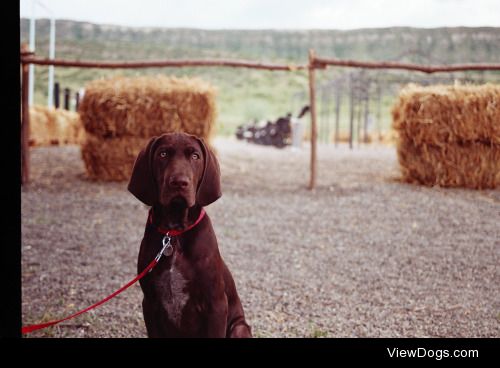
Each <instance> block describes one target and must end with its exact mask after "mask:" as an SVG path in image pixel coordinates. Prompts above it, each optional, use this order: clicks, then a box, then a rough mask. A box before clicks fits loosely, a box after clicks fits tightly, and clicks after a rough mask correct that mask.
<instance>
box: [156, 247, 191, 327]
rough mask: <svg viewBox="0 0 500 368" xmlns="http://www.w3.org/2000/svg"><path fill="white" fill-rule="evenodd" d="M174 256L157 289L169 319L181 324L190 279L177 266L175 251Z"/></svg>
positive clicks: (177, 324)
mask: <svg viewBox="0 0 500 368" xmlns="http://www.w3.org/2000/svg"><path fill="white" fill-rule="evenodd" d="M172 257H173V259H172V263H171V266H170V268H169V269H165V270H164V271H163V272H162V274H161V277H160V280H161V281H160V282H158V283H157V284H156V289H157V292H158V293H159V294H161V297H160V300H161V303H162V307H163V308H164V309H165V311H166V312H167V315H168V319H169V320H170V321H171V322H172V323H173V324H174V325H176V326H180V324H181V319H182V310H183V309H184V307H185V305H186V303H187V301H188V299H189V293H188V290H187V284H188V280H187V279H186V278H185V277H184V275H183V274H182V273H181V271H180V269H179V268H178V267H177V266H176V259H175V258H176V254H175V253H174V255H173V256H172Z"/></svg>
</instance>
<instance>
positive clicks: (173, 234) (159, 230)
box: [148, 207, 205, 237]
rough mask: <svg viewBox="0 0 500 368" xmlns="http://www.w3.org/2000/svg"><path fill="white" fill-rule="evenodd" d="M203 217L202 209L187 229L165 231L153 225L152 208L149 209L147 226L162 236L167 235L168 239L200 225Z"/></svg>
mask: <svg viewBox="0 0 500 368" xmlns="http://www.w3.org/2000/svg"><path fill="white" fill-rule="evenodd" d="M203 217H205V209H204V208H202V209H201V211H200V215H199V216H198V218H197V219H196V221H195V222H194V223H193V224H191V225H189V226H188V227H187V228H185V229H184V230H166V229H163V228H161V227H159V226H158V227H156V226H154V225H153V207H151V209H150V210H149V215H148V224H149V225H150V226H152V227H154V228H155V229H156V231H158V232H160V233H162V234H165V235H168V236H169V237H170V236H177V235H180V234H182V233H185V232H186V231H189V230H191V229H192V228H193V227H195V226H196V225H198V224H199V223H200V221H201V220H203Z"/></svg>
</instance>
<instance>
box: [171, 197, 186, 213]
mask: <svg viewBox="0 0 500 368" xmlns="http://www.w3.org/2000/svg"><path fill="white" fill-rule="evenodd" d="M168 206H169V207H170V209H171V210H172V212H181V211H183V210H185V209H187V208H188V207H189V206H188V203H187V199H186V198H184V197H183V196H181V195H178V196H175V197H173V198H172V199H171V200H170V202H169V204H168Z"/></svg>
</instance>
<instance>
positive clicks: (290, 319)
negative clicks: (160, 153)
mask: <svg viewBox="0 0 500 368" xmlns="http://www.w3.org/2000/svg"><path fill="white" fill-rule="evenodd" d="M215 146H216V147H217V151H218V153H219V157H220V164H221V170H222V188H223V196H222V198H221V199H220V200H219V201H217V202H215V203H214V204H212V205H211V206H209V207H208V208H207V212H208V213H209V215H210V217H211V219H212V222H213V224H214V228H215V232H216V234H217V237H218V240H219V246H220V249H221V253H222V256H223V257H224V259H225V261H226V263H227V264H228V266H229V268H230V270H231V271H232V273H233V276H234V278H235V281H236V284H237V288H238V292H239V294H240V297H241V300H242V302H243V305H244V308H245V313H246V316H247V320H248V321H249V323H250V324H251V325H252V328H253V332H254V335H255V336H256V337H324V336H327V337H500V273H499V265H500V226H499V224H500V191H499V190H496V191H493V190H489V191H471V190H462V189H442V188H438V187H436V188H427V187H420V186H415V185H408V184H403V183H400V182H398V180H397V177H398V168H397V159H396V154H395V150H394V148H389V147H381V146H370V147H362V148H359V149H355V150H352V151H350V150H349V149H348V148H347V147H339V148H337V149H335V148H334V147H332V146H320V147H319V152H318V154H319V158H320V161H319V167H318V168H319V178H318V188H317V190H315V191H314V192H309V191H307V190H306V188H305V186H306V184H307V182H308V175H309V174H308V170H309V169H308V168H309V166H308V160H309V152H308V149H307V147H305V148H304V149H303V150H296V151H294V150H292V149H290V148H287V149H284V150H278V149H275V148H271V147H262V146H254V145H250V144H246V143H242V142H238V141H234V140H230V139H218V140H216V142H215ZM31 152H32V183H31V184H30V185H29V186H26V187H23V188H22V292H23V302H22V306H23V323H24V324H30V323H36V322H39V321H47V320H51V319H54V318H61V317H64V316H66V315H68V314H70V313H72V312H75V311H77V310H79V309H81V308H84V307H86V306H88V305H90V304H92V303H94V302H96V301H97V300H100V299H101V298H103V297H104V296H106V295H108V294H110V293H111V292H113V291H114V290H116V289H117V288H119V287H120V286H121V285H123V284H125V283H126V282H128V281H129V280H130V279H131V278H132V277H133V276H134V273H135V270H136V260H137V254H138V251H139V244H140V241H141V238H142V234H143V231H144V224H145V221H146V216H147V208H146V207H145V206H144V205H142V204H141V203H140V202H139V201H137V200H136V199H135V198H134V197H133V196H132V195H131V194H129V193H128V192H127V190H126V183H95V182H91V181H88V180H86V179H85V173H84V167H83V163H82V161H81V159H80V150H79V148H78V147H75V146H67V147H46V148H35V149H32V151H31ZM141 300H142V293H141V290H140V288H139V286H138V285H135V286H134V287H132V288H131V289H129V290H127V291H126V292H124V293H123V294H121V295H120V296H118V297H117V298H115V299H113V300H111V301H109V302H108V303H106V304H105V305H103V306H101V307H100V308H98V309H96V310H94V311H91V312H89V313H87V314H84V315H82V316H80V317H78V318H76V319H73V320H70V321H67V322H65V323H63V324H61V325H59V326H57V327H51V328H49V329H46V330H42V331H37V332H34V333H32V334H30V335H28V336H30V337H42V336H43V337H145V336H146V330H145V327H144V323H143V320H142V311H141Z"/></svg>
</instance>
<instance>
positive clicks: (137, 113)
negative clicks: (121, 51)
mask: <svg viewBox="0 0 500 368" xmlns="http://www.w3.org/2000/svg"><path fill="white" fill-rule="evenodd" d="M79 112H80V116H81V120H82V123H83V127H84V128H85V131H86V132H87V140H86V142H85V143H84V144H83V145H82V158H83V160H84V162H85V167H86V169H87V174H88V176H89V177H90V178H91V179H94V180H106V181H121V180H128V179H129V177H130V174H131V172H132V167H133V164H134V162H135V158H136V157H137V154H138V153H139V152H140V150H141V149H142V148H144V146H145V145H146V144H147V142H148V141H149V139H150V138H151V137H153V136H158V135H161V134H163V133H168V132H186V133H189V134H193V135H196V136H199V137H201V138H204V139H205V140H206V141H207V143H209V144H210V140H211V138H212V135H213V133H214V125H215V116H216V109H215V90H214V89H213V88H212V87H211V86H210V85H209V84H208V83H206V82H203V81H201V80H199V79H196V78H193V79H188V78H175V77H166V76H156V77H149V76H145V77H136V78H124V77H114V78H111V79H100V80H95V81H92V82H90V83H89V84H88V85H87V86H86V88H85V95H84V97H83V99H82V101H81V103H80V106H79Z"/></svg>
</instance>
